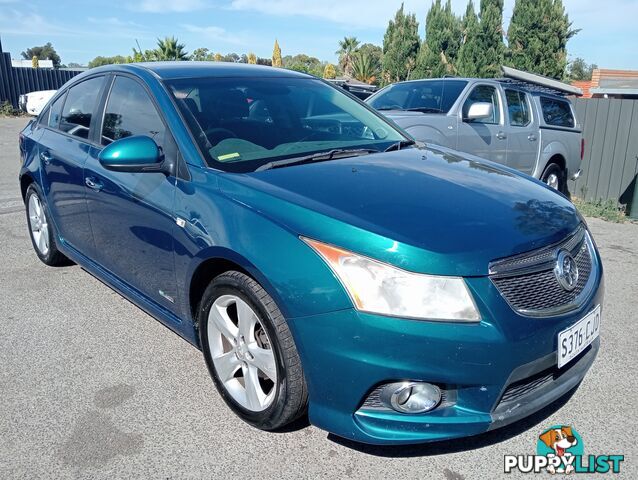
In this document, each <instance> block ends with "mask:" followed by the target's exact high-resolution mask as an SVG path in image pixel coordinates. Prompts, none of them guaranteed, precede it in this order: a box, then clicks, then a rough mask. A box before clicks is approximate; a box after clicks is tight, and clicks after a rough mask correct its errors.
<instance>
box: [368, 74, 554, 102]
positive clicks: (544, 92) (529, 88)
mask: <svg viewBox="0 0 638 480" xmlns="http://www.w3.org/2000/svg"><path fill="white" fill-rule="evenodd" d="M454 80H457V81H463V82H468V83H487V84H494V85H498V84H500V85H502V86H503V88H508V89H515V90H522V91H525V92H527V93H529V94H530V95H532V96H534V97H538V96H543V97H551V98H555V99H557V100H566V98H565V95H563V94H560V93H558V92H556V91H554V90H551V89H538V87H535V86H534V85H532V84H525V83H516V82H511V81H508V80H507V79H502V78H469V77H442V78H417V79H414V80H404V81H402V82H395V83H392V84H390V85H388V86H392V85H405V84H411V83H425V82H432V81H446V82H451V81H454ZM379 91H381V90H379Z"/></svg>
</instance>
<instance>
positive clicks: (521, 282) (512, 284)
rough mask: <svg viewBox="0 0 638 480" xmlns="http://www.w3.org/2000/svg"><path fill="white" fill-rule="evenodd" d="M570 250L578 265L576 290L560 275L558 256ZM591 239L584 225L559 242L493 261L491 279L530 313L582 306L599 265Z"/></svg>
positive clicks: (517, 307)
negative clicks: (556, 271) (566, 285)
mask: <svg viewBox="0 0 638 480" xmlns="http://www.w3.org/2000/svg"><path fill="white" fill-rule="evenodd" d="M560 250H566V251H568V252H569V253H570V254H571V255H572V257H573V258H574V260H575V261H576V265H577V266H578V281H577V283H576V288H575V289H574V290H572V291H568V290H566V289H564V288H563V287H562V286H561V285H560V283H559V282H558V279H557V278H556V275H555V274H554V268H555V266H556V257H557V254H558V252H559V251H560ZM593 259H594V250H593V244H592V242H591V238H590V237H589V233H588V232H587V231H586V229H585V228H584V227H582V226H580V227H579V228H578V229H577V230H576V231H575V232H573V233H572V234H571V235H569V236H568V237H567V238H566V239H565V240H563V241H562V242H560V243H558V244H554V245H551V246H549V247H545V248H542V249H540V250H536V251H533V252H529V253H526V254H523V255H517V256H515V257H510V258H507V259H503V260H498V261H495V262H492V263H491V264H490V278H491V280H492V283H494V285H495V286H496V288H497V289H498V291H499V292H500V293H501V295H502V296H503V298H505V300H506V301H507V303H509V305H510V306H511V307H512V308H513V309H514V310H516V311H517V312H519V313H521V314H523V315H528V316H551V315H558V314H562V313H566V312H568V311H570V310H573V309H575V308H578V306H580V304H581V303H582V300H584V298H586V297H587V296H588V294H589V292H590V290H591V288H592V287H593V280H594V275H592V269H593V266H594V265H595V262H594V261H593Z"/></svg>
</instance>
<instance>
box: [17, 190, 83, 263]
mask: <svg viewBox="0 0 638 480" xmlns="http://www.w3.org/2000/svg"><path fill="white" fill-rule="evenodd" d="M42 198H43V197H42V195H41V194H40V190H39V189H38V188H37V187H36V186H35V184H34V183H32V184H31V185H29V187H28V188H27V192H26V195H25V197H24V204H25V207H26V214H27V227H28V228H29V236H30V237H31V244H32V245H33V249H34V250H35V253H36V254H37V256H38V258H39V259H40V260H41V261H42V262H43V263H45V264H46V265H49V266H51V267H61V266H65V265H71V264H72V263H73V262H71V261H70V260H69V259H68V258H67V257H65V256H64V254H62V253H61V252H60V250H58V245H57V243H56V239H57V235H56V232H55V225H53V222H52V221H51V215H50V214H49V209H48V208H47V205H46V202H44V201H43V200H42Z"/></svg>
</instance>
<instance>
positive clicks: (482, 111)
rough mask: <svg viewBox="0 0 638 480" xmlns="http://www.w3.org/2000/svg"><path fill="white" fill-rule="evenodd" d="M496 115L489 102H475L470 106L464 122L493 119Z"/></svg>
mask: <svg viewBox="0 0 638 480" xmlns="http://www.w3.org/2000/svg"><path fill="white" fill-rule="evenodd" d="M493 114H494V107H493V106H492V104H491V103H488V102H475V103H473V104H472V105H470V109H469V110H468V112H467V115H466V116H465V118H464V119H463V120H484V119H486V118H491V117H492V115H493Z"/></svg>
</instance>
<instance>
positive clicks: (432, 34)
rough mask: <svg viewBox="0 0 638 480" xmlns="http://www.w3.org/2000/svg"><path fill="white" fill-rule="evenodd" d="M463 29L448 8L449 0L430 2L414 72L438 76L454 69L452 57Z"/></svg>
mask: <svg viewBox="0 0 638 480" xmlns="http://www.w3.org/2000/svg"><path fill="white" fill-rule="evenodd" d="M462 37H463V33H462V30H461V20H460V19H459V18H458V17H457V16H456V15H455V14H454V12H453V11H452V3H451V1H450V0H447V1H446V3H445V5H443V4H442V3H441V0H436V1H435V2H434V3H432V6H431V7H430V10H429V11H428V14H427V17H426V20H425V40H424V41H423V43H422V44H421V48H420V50H419V55H418V57H417V61H416V69H415V72H414V76H415V77H417V78H424V77H426V78H432V77H442V76H444V75H453V74H455V73H456V67H455V64H456V60H457V57H458V53H459V48H460V47H461V40H462Z"/></svg>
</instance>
